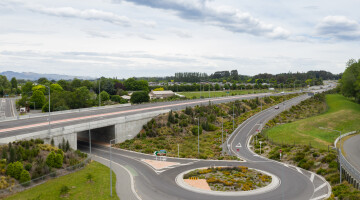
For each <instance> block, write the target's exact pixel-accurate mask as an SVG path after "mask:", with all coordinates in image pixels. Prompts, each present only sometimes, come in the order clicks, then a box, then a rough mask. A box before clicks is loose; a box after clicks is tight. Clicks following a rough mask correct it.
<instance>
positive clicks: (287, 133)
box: [266, 94, 360, 149]
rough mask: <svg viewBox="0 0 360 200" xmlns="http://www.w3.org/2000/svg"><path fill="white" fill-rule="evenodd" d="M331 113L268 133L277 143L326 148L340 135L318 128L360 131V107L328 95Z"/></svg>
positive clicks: (340, 96)
mask: <svg viewBox="0 0 360 200" xmlns="http://www.w3.org/2000/svg"><path fill="white" fill-rule="evenodd" d="M326 103H327V105H328V110H327V111H326V112H325V113H323V114H320V115H317V116H314V117H309V118H306V119H302V120H298V121H295V122H292V123H288V124H284V125H280V126H275V127H273V128H270V129H268V130H267V131H266V135H267V136H268V138H269V139H271V140H273V141H274V142H277V143H284V144H294V143H295V144H302V145H309V144H311V146H314V147H316V148H320V149H327V148H328V145H331V144H332V143H333V142H334V140H335V139H336V138H337V137H338V136H339V133H337V132H334V131H327V130H322V129H320V128H319V127H326V128H329V129H336V130H339V131H342V133H346V132H350V131H354V130H359V129H360V123H359V119H360V105H359V104H356V103H354V102H352V101H351V100H349V99H347V98H345V97H344V96H342V95H339V94H329V95H326Z"/></svg>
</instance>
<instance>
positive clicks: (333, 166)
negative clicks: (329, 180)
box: [329, 160, 338, 169]
mask: <svg viewBox="0 0 360 200" xmlns="http://www.w3.org/2000/svg"><path fill="white" fill-rule="evenodd" d="M337 167H338V163H337V162H336V161H335V160H333V161H331V162H330V163H329V168H334V169H336V168H337Z"/></svg>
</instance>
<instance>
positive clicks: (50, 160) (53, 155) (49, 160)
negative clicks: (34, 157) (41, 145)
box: [46, 151, 56, 167]
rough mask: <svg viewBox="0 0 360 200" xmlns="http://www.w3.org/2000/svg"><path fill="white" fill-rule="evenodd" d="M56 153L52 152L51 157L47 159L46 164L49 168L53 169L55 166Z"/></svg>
mask: <svg viewBox="0 0 360 200" xmlns="http://www.w3.org/2000/svg"><path fill="white" fill-rule="evenodd" d="M55 156H56V154H55V152H53V151H51V152H50V153H49V155H48V156H47V157H46V164H47V166H49V167H53V166H54V163H55Z"/></svg>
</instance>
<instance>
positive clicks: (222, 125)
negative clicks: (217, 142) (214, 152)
mask: <svg viewBox="0 0 360 200" xmlns="http://www.w3.org/2000/svg"><path fill="white" fill-rule="evenodd" d="M223 144H224V117H222V120H221V145H223ZM222 154H223V155H224V148H222Z"/></svg>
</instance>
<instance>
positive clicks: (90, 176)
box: [86, 173, 94, 182]
mask: <svg viewBox="0 0 360 200" xmlns="http://www.w3.org/2000/svg"><path fill="white" fill-rule="evenodd" d="M93 178H94V176H93V175H92V174H91V173H87V174H86V179H87V180H88V181H89V182H92V180H93Z"/></svg>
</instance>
